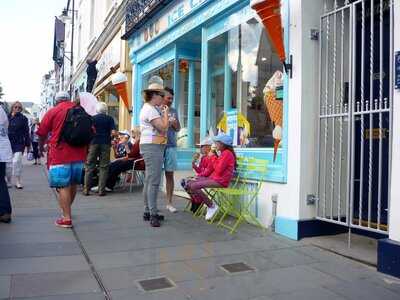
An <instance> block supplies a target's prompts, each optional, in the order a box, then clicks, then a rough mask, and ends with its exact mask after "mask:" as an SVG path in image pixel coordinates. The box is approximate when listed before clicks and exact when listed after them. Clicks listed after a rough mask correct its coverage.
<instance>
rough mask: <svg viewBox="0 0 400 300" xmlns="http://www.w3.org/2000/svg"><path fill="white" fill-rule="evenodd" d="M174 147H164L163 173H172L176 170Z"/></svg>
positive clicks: (176, 162)
mask: <svg viewBox="0 0 400 300" xmlns="http://www.w3.org/2000/svg"><path fill="white" fill-rule="evenodd" d="M176 154H177V153H176V147H166V148H165V152H164V171H167V172H174V171H176V169H177V168H178V161H177V158H176Z"/></svg>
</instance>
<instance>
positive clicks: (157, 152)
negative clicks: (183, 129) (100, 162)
mask: <svg viewBox="0 0 400 300" xmlns="http://www.w3.org/2000/svg"><path fill="white" fill-rule="evenodd" d="M163 97H164V86H163V80H162V79H161V78H160V77H158V76H153V77H152V78H150V80H149V86H148V88H147V89H145V90H144V91H143V99H144V104H143V107H142V109H141V111H140V118H139V120H140V131H141V138H140V152H141V154H142V156H143V158H144V163H145V166H146V172H145V180H144V187H143V196H144V207H145V209H144V214H143V219H144V220H145V221H150V225H151V226H152V227H160V225H161V224H160V221H161V220H163V219H164V217H163V216H161V215H159V214H158V209H157V196H158V190H159V186H160V181H161V175H162V165H163V161H164V151H165V145H166V143H167V130H168V127H169V116H168V113H169V109H168V106H166V105H162V103H163Z"/></svg>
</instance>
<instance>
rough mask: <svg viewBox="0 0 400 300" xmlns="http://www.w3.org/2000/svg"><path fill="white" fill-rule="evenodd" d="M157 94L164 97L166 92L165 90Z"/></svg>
mask: <svg viewBox="0 0 400 300" xmlns="http://www.w3.org/2000/svg"><path fill="white" fill-rule="evenodd" d="M156 95H158V96H160V97H164V96H165V94H164V93H163V92H156Z"/></svg>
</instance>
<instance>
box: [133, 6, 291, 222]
mask: <svg viewBox="0 0 400 300" xmlns="http://www.w3.org/2000/svg"><path fill="white" fill-rule="evenodd" d="M161 2H163V1H161ZM167 2H168V3H167ZM163 3H164V6H162V7H161V6H160V8H159V10H156V11H153V12H154V13H153V15H152V17H151V18H149V19H148V20H147V21H146V22H144V23H143V24H137V25H136V28H135V29H134V30H132V33H131V34H130V35H129V37H128V41H129V46H130V58H131V61H132V65H133V68H134V79H133V85H134V88H133V95H134V105H133V120H132V122H133V124H138V115H139V112H140V108H141V106H142V98H141V91H142V89H143V88H144V87H146V86H147V82H148V80H149V78H151V77H152V76H153V75H158V76H160V77H161V78H162V79H163V81H164V86H168V87H171V88H173V89H174V92H175V95H174V104H173V105H174V107H175V108H176V109H177V111H178V116H179V119H180V122H181V127H182V129H181V130H180V132H179V133H178V135H177V146H178V166H179V171H178V172H177V173H176V177H179V176H186V175H188V174H190V173H191V161H192V155H193V153H194V151H196V150H197V151H198V149H196V147H197V146H196V145H197V144H198V143H199V142H200V140H201V139H203V138H204V137H206V136H212V135H215V134H217V133H218V132H220V131H224V132H226V133H229V134H230V135H231V136H232V137H233V139H234V144H235V151H236V152H237V154H238V156H245V157H253V158H258V159H263V160H265V163H266V164H268V172H266V173H265V174H258V175H260V176H262V177H263V178H262V180H263V181H264V182H265V184H264V186H265V190H264V187H263V189H262V191H261V193H260V195H259V197H258V199H257V201H256V202H255V203H254V209H255V210H256V215H257V216H258V218H259V219H260V220H261V221H262V222H263V223H264V224H265V225H269V224H270V222H271V220H272V202H271V192H272V190H271V189H270V188H266V187H267V186H269V185H274V186H275V188H278V189H280V188H284V187H285V185H286V183H287V168H286V165H287V164H286V162H287V124H286V122H287V121H286V120H287V118H285V114H286V113H287V100H288V91H287V88H288V76H287V75H286V74H285V72H284V71H283V67H282V63H281V61H280V58H279V56H278V55H277V53H276V50H275V48H274V47H273V46H272V44H271V42H270V39H269V38H268V34H267V32H266V30H265V28H264V26H263V24H262V22H261V20H260V17H259V16H258V15H257V13H256V11H255V10H254V9H252V8H251V7H250V2H249V1H237V0H236V1H234V0H222V1H206V0H197V1H195V0H185V1H164V2H163ZM281 14H282V18H283V20H285V19H286V20H287V17H285V16H287V8H286V6H283V7H282V8H281ZM283 25H284V23H282V26H283ZM128 33H129V32H128ZM282 37H283V35H282ZM286 38H288V33H287V34H286ZM197 148H198V147H197ZM267 191H268V192H267Z"/></svg>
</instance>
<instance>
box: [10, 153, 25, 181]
mask: <svg viewBox="0 0 400 300" xmlns="http://www.w3.org/2000/svg"><path fill="white" fill-rule="evenodd" d="M22 155H23V153H22V152H14V153H13V160H12V166H13V175H14V176H15V177H21V174H22Z"/></svg>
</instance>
